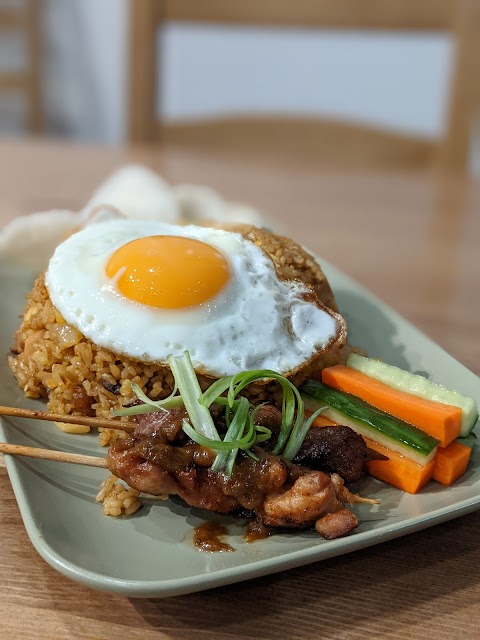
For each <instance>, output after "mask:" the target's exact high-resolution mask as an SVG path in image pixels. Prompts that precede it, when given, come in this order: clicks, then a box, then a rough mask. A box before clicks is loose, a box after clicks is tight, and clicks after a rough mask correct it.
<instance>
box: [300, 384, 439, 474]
mask: <svg viewBox="0 0 480 640" xmlns="http://www.w3.org/2000/svg"><path fill="white" fill-rule="evenodd" d="M300 392H301V394H302V397H303V400H304V402H305V409H307V410H308V411H316V410H317V409H318V408H320V407H326V409H325V411H323V413H322V415H324V416H325V417H327V418H330V419H332V420H334V421H335V422H338V423H339V424H343V425H345V426H347V427H350V428H351V429H353V430H354V431H356V432H357V433H359V434H360V435H362V436H365V437H367V438H370V439H371V440H374V441H375V442H378V443H379V444H382V445H384V446H385V447H387V448H388V449H392V450H393V451H397V452H398V453H400V454H401V455H403V456H405V457H406V458H410V459H411V460H413V461H414V462H417V463H418V464H421V465H426V464H428V463H429V462H430V460H432V458H433V457H434V456H435V453H436V450H437V445H438V440H437V439H436V438H433V437H432V436H430V435H428V433H425V432H424V431H422V430H421V429H417V427H413V426H412V425H410V424H408V423H407V422H403V420H399V419H398V418H394V417H393V416H390V415H388V414H387V413H385V412H384V411H380V410H379V409H376V408H375V407H372V406H371V405H369V404H367V403H366V402H364V401H363V400H360V399H359V398H356V397H355V396H352V395H350V394H349V393H343V392H342V391H337V390H336V389H330V388H329V387H326V386H325V385H324V384H322V383H321V382H317V381H316V380H307V381H306V382H304V383H303V384H302V386H301V387H300Z"/></svg>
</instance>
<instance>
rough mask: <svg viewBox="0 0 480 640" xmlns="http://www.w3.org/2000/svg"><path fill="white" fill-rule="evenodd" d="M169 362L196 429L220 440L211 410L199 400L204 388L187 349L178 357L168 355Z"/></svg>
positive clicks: (212, 438)
mask: <svg viewBox="0 0 480 640" xmlns="http://www.w3.org/2000/svg"><path fill="white" fill-rule="evenodd" d="M167 362H168V364H169V366H170V369H171V370H172V373H173V377H174V378H175V384H176V385H177V387H178V390H179V392H180V395H181V396H182V398H183V402H184V404H185V409H186V410H187V413H188V416H189V418H190V420H191V422H192V426H193V428H194V429H195V431H196V432H197V433H199V434H200V435H202V436H204V437H205V438H210V440H220V436H219V435H218V431H217V429H216V428H215V424H214V422H213V418H212V416H211V415H210V411H209V410H208V409H207V407H205V405H202V404H200V403H199V402H198V399H199V397H200V396H201V395H202V390H201V389H200V385H199V384H198V380H197V375H196V373H195V370H194V368H193V365H192V361H191V359H190V354H189V353H188V351H185V352H184V354H183V356H179V357H177V358H175V357H174V356H168V358H167Z"/></svg>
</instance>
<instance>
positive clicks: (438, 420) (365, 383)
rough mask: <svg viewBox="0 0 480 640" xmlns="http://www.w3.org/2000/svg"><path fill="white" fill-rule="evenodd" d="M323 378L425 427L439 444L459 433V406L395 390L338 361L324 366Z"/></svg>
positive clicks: (330, 385)
mask: <svg viewBox="0 0 480 640" xmlns="http://www.w3.org/2000/svg"><path fill="white" fill-rule="evenodd" d="M322 381H323V382H324V383H325V384H326V385H328V386H329V387H333V388H334V389H338V390H339V391H344V392H345V393H351V394H353V395H354V396H357V397H359V398H361V399H362V400H364V401H365V402H368V403H369V404H371V405H373V406H374V407H376V408H377V409H380V410H381V411H385V412H386V413H389V414H390V415H392V416H395V417H397V418H400V419H401V420H405V422H408V423H410V424H412V425H414V426H415V427H418V428H419V429H422V431H426V433H428V434H430V435H431V436H433V437H434V438H437V439H438V440H439V441H440V446H441V447H446V446H447V445H449V444H450V443H451V442H453V440H455V438H458V436H459V435H460V427H461V421H462V410H461V409H460V408H459V407H453V406H450V405H447V404H441V403H440V402H432V401H431V400H424V399H423V398H418V397H416V396H413V395H411V394H410V393H405V392H404V391H398V390H397V389H393V388H392V387H389V386H388V385H386V384H384V383H383V382H379V381H378V380H374V379H373V378H370V377H369V376H366V375H365V374H364V373H361V372H360V371H356V370H355V369H351V368H350V367H346V366H344V365H340V364H339V365H336V366H334V367H328V368H327V369H324V370H323V371H322Z"/></svg>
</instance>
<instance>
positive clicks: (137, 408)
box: [111, 382, 183, 416]
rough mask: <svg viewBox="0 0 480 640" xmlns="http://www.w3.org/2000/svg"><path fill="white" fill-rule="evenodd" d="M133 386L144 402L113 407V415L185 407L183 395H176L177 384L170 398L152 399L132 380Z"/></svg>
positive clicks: (136, 413) (130, 414)
mask: <svg viewBox="0 0 480 640" xmlns="http://www.w3.org/2000/svg"><path fill="white" fill-rule="evenodd" d="M131 387H132V391H133V392H134V393H135V395H136V396H137V398H138V399H139V400H141V401H142V403H143V404H136V405H134V406H133V407H125V408H123V409H112V412H111V413H112V416H136V415H139V414H143V413H152V412H153V411H161V410H164V411H167V410H168V409H174V408H175V407H183V398H182V396H177V395H175V394H176V393H177V390H178V387H177V385H176V384H175V388H174V390H173V391H172V393H171V394H170V395H169V396H168V398H164V399H163V400H151V399H150V398H149V397H148V396H147V395H146V394H145V393H143V391H142V390H141V388H140V387H139V386H138V384H137V383H136V382H132V384H131Z"/></svg>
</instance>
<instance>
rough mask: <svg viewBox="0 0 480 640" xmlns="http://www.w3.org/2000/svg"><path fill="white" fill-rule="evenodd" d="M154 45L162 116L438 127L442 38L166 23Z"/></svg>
mask: <svg viewBox="0 0 480 640" xmlns="http://www.w3.org/2000/svg"><path fill="white" fill-rule="evenodd" d="M159 41H160V51H161V52H163V55H164V62H163V65H162V67H163V74H164V76H163V83H162V86H161V87H160V90H159V102H160V106H161V108H162V112H163V114H164V115H165V117H166V118H167V119H169V120H178V119H180V120H181V119H188V118H194V117H196V116H209V115H214V114H225V113H248V112H261V113H262V112H263V113H271V112H276V113H280V114H300V115H309V116H311V115H320V116H333V117H338V118H340V119H346V120H350V121H353V120H357V121H361V122H364V123H370V124H376V125H378V126H383V127H387V128H392V129H397V130H401V131H408V132H411V133H418V134H424V135H426V136H430V137H434V136H436V135H438V134H439V133H440V131H441V130H442V127H443V121H444V115H445V106H446V97H447V94H448V78H449V70H450V61H451V60H452V54H453V46H452V43H451V41H450V39H449V37H448V36H447V35H446V34H441V33H439V34H427V33H420V34H418V33H417V34H410V33H402V34H392V33H390V34H387V33H378V32H368V33H367V32H363V33H362V32H348V31H343V32H341V31H333V32H332V31H329V32H327V31H321V30H299V29H275V30H269V29H259V28H254V29H246V28H231V27H222V28H218V27H217V28H215V27H210V26H206V27H205V26H203V27H199V26H196V25H195V26H194V25H171V26H168V27H167V28H166V29H164V33H163V34H161V35H160V37H159Z"/></svg>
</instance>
